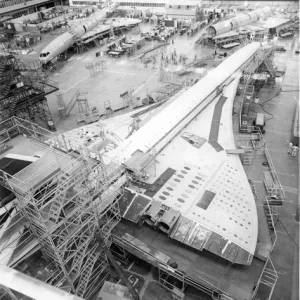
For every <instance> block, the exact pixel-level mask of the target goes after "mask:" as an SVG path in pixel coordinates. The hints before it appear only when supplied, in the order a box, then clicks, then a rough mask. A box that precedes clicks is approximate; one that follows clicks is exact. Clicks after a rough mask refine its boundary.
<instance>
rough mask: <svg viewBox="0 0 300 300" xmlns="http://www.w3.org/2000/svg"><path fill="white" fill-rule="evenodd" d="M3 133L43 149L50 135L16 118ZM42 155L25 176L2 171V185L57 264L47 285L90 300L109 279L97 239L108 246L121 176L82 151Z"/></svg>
mask: <svg viewBox="0 0 300 300" xmlns="http://www.w3.org/2000/svg"><path fill="white" fill-rule="evenodd" d="M9 124H10V126H9ZM0 126H2V124H0ZM2 128H5V130H6V131H7V136H11V132H17V133H18V134H26V135H27V137H29V138H32V139H33V140H32V141H33V142H34V143H37V144H38V145H40V146H41V147H43V148H44V147H45V144H42V143H41V141H43V139H44V140H45V139H47V138H49V136H50V135H51V134H52V133H50V132H46V131H45V130H44V129H42V128H39V127H38V126H37V125H36V124H33V123H31V122H28V121H24V120H20V119H18V118H12V119H10V120H9V121H7V122H6V124H3V126H2ZM43 133H46V134H47V136H46V134H45V135H44V134H43ZM52 136H53V134H52ZM64 142H65V143H66V142H67V141H64ZM65 147H66V146H65ZM45 156H47V157H48V159H47V161H46V160H41V159H40V160H38V161H37V162H34V163H33V164H32V165H31V166H30V169H27V170H26V172H22V171H21V172H19V173H18V174H16V175H15V176H11V175H9V174H8V173H5V172H2V173H1V175H0V176H1V177H0V180H1V182H2V184H3V185H4V186H5V187H7V188H8V189H10V190H11V191H13V192H14V193H15V195H16V197H17V206H18V207H19V208H20V209H21V211H22V213H23V214H24V216H25V218H26V219H27V221H28V224H29V226H30V230H31V232H32V233H33V235H34V237H35V238H36V239H37V240H38V242H39V245H40V247H41V250H42V253H43V256H44V257H45V258H46V259H47V260H48V261H49V262H52V263H53V264H54V265H55V272H54V273H53V275H52V276H51V278H50V279H48V281H47V282H48V283H49V284H52V285H55V286H57V287H60V288H61V289H64V290H66V291H68V292H70V293H72V294H75V295H78V296H80V297H84V298H85V299H90V298H91V296H93V295H94V294H95V292H96V291H97V290H98V289H99V288H100V287H101V285H102V283H103V281H104V280H105V279H106V278H107V275H108V274H109V267H108V261H107V257H106V256H105V253H104V251H103V246H104V245H101V244H99V240H98V239H96V238H95V234H96V232H97V234H100V235H101V237H102V240H103V241H104V243H105V246H107V247H109V246H110V244H111V238H110V233H111V230H112V229H113V228H114V226H115V225H116V224H117V223H118V222H119V221H120V219H121V217H120V212H119V206H118V202H117V201H116V199H117V198H118V197H120V196H122V193H123V189H122V187H123V184H124V183H125V171H124V169H123V168H122V167H120V166H119V165H118V164H116V163H114V162H112V161H111V162H109V163H108V164H104V162H103V160H102V159H101V157H99V155H98V154H96V153H93V155H92V153H91V151H90V150H87V149H85V148H84V147H82V149H81V151H80V154H79V155H78V153H77V154H76V153H72V152H69V153H68V154H65V153H63V152H61V151H59V150H56V149H54V148H53V147H49V148H47V153H46V154H45ZM92 156H93V157H95V156H97V158H98V159H97V160H95V159H92Z"/></svg>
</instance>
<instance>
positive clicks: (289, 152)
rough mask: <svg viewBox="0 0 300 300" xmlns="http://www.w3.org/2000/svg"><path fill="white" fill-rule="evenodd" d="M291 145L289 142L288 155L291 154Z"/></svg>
mask: <svg viewBox="0 0 300 300" xmlns="http://www.w3.org/2000/svg"><path fill="white" fill-rule="evenodd" d="M293 146H294V145H293V143H292V142H290V143H289V149H288V154H292V149H293Z"/></svg>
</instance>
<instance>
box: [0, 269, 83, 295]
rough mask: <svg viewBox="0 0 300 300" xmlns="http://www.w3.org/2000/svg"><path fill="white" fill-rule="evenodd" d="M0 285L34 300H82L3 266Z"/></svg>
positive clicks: (0, 270)
mask: <svg viewBox="0 0 300 300" xmlns="http://www.w3.org/2000/svg"><path fill="white" fill-rule="evenodd" d="M0 284H2V285H4V286H6V287H8V288H10V289H12V290H14V291H17V292H19V293H21V294H23V295H26V296H28V297H30V298H33V299H36V300H54V299H55V300H83V299H82V298H80V297H78V296H75V295H72V294H69V293H68V292H65V291H63V290H61V289H59V288H56V287H54V286H52V285H49V284H47V283H45V282H42V281H40V280H38V279H35V278H33V277H30V276H28V275H25V274H23V273H21V272H19V271H17V270H14V269H12V268H9V267H7V266H3V265H2V266H0Z"/></svg>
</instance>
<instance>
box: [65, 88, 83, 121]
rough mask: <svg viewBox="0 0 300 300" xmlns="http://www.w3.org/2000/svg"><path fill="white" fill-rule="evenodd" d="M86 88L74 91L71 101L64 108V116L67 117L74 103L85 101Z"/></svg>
mask: <svg viewBox="0 0 300 300" xmlns="http://www.w3.org/2000/svg"><path fill="white" fill-rule="evenodd" d="M87 94H88V92H87V90H86V89H81V90H77V91H76V93H75V94H74V95H73V97H72V99H71V101H70V102H69V103H68V105H67V106H66V109H65V116H66V117H67V116H68V115H69V114H70V112H71V110H72V109H73V108H74V106H75V104H76V103H79V102H80V103H81V104H82V103H87Z"/></svg>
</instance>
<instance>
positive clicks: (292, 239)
mask: <svg viewBox="0 0 300 300" xmlns="http://www.w3.org/2000/svg"><path fill="white" fill-rule="evenodd" d="M278 221H279V222H280V224H281V225H282V227H283V229H284V231H285V232H286V233H287V235H288V236H289V237H290V238H291V240H292V241H293V242H294V244H295V245H296V247H297V248H298V249H299V246H298V244H297V243H296V241H295V240H294V239H293V237H292V236H291V235H290V234H289V232H288V231H287V230H286V228H285V226H284V225H283V224H282V222H281V221H280V219H278Z"/></svg>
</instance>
